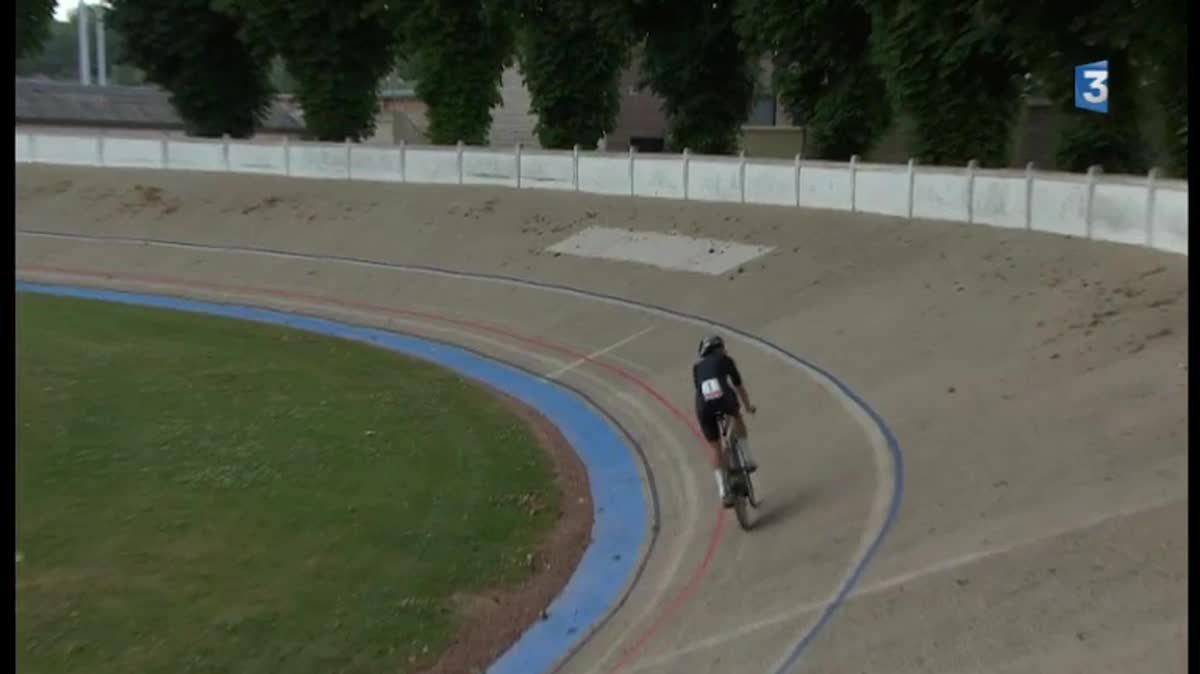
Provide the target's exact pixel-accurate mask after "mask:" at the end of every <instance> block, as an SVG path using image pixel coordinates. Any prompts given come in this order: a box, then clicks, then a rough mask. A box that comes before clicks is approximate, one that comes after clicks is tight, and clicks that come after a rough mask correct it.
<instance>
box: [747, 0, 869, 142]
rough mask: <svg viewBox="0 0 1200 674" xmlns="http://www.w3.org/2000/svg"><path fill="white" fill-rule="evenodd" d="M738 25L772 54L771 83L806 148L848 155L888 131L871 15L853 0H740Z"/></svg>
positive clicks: (750, 41)
mask: <svg viewBox="0 0 1200 674" xmlns="http://www.w3.org/2000/svg"><path fill="white" fill-rule="evenodd" d="M737 18H738V29H739V31H740V32H741V34H742V38H743V40H744V41H745V42H746V44H747V45H748V46H749V47H750V48H751V49H752V50H753V51H757V52H762V53H767V54H771V55H772V58H771V62H772V65H773V66H774V67H773V68H772V74H771V80H772V87H773V89H774V90H775V92H776V93H777V94H778V96H779V98H780V101H781V102H782V103H783V106H784V108H785V109H786V110H787V112H788V115H789V116H791V118H792V120H793V121H794V122H795V123H796V124H800V125H803V126H804V128H805V134H806V143H805V145H806V146H807V147H806V148H805V151H806V154H808V155H809V156H812V157H817V158H821V159H836V160H847V159H849V158H850V157H851V156H852V155H854V154H862V153H864V152H866V151H867V150H868V149H869V148H870V147H871V146H872V145H873V144H874V143H875V141H877V140H878V139H879V137H880V136H881V135H882V134H883V133H884V132H885V131H886V130H887V128H888V125H889V123H890V122H891V107H890V105H889V102H888V99H887V97H886V96H885V92H884V84H883V80H882V78H881V77H880V75H879V71H878V69H877V68H876V66H875V63H874V61H873V60H872V59H871V57H870V53H869V46H870V38H871V17H870V16H869V15H868V14H867V12H866V10H865V9H863V7H862V6H861V5H859V4H858V3H856V2H853V1H850V0H802V1H799V2H798V1H797V0H739V2H738V5H737Z"/></svg>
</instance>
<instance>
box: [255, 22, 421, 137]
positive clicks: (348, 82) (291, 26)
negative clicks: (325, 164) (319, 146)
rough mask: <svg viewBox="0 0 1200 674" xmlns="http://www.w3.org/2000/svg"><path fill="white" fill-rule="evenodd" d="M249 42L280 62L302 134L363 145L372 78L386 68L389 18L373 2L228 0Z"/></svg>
mask: <svg viewBox="0 0 1200 674" xmlns="http://www.w3.org/2000/svg"><path fill="white" fill-rule="evenodd" d="M233 4H235V5H236V7H237V11H238V12H239V14H241V15H242V16H243V17H245V20H246V21H247V26H248V28H249V34H251V35H253V36H254V39H255V41H259V40H262V41H265V42H267V43H269V44H270V45H271V46H272V48H273V49H272V50H273V51H275V52H277V53H278V54H279V55H280V56H282V57H283V60H284V62H286V63H287V71H288V74H290V75H291V76H292V77H293V78H294V79H295V86H296V96H297V98H298V99H299V101H300V104H301V106H302V107H303V108H304V123H305V127H306V128H307V130H308V133H309V134H311V135H312V136H314V137H315V138H316V139H317V140H323V141H342V140H345V139H347V138H350V139H353V140H362V139H363V138H366V137H369V136H370V135H371V134H372V133H373V132H374V130H375V115H376V112H377V110H378V108H379V97H378V86H379V80H380V79H381V78H382V77H383V76H384V75H386V74H387V72H388V71H389V70H391V68H392V65H393V62H394V58H395V51H394V49H395V42H396V37H397V36H396V33H395V30H394V28H393V25H392V24H393V21H394V17H393V15H392V14H391V13H390V12H389V11H388V9H387V7H386V6H385V5H384V4H383V3H382V2H380V1H379V0H235V2H234V3H233Z"/></svg>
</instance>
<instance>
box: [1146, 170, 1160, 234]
mask: <svg viewBox="0 0 1200 674" xmlns="http://www.w3.org/2000/svg"><path fill="white" fill-rule="evenodd" d="M1157 183H1158V169H1157V168H1152V169H1150V172H1149V173H1148V174H1147V175H1146V247H1147V248H1153V247H1154V196H1155V194H1154V193H1155V190H1156V189H1157V187H1158V184H1157Z"/></svg>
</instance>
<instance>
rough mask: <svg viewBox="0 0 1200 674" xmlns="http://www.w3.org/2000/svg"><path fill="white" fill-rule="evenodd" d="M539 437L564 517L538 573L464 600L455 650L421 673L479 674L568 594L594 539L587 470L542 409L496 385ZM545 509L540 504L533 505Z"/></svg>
mask: <svg viewBox="0 0 1200 674" xmlns="http://www.w3.org/2000/svg"><path fill="white" fill-rule="evenodd" d="M479 386H481V387H482V388H484V389H485V390H487V391H488V392H489V393H491V394H492V395H494V396H495V397H496V398H498V399H500V400H501V401H502V402H503V403H504V404H505V405H506V406H507V407H508V408H509V409H511V410H512V412H513V413H514V414H516V415H517V417H518V418H520V419H521V421H523V422H525V423H526V424H527V425H528V426H529V427H530V428H531V429H532V430H533V433H534V437H536V438H537V440H538V443H539V444H540V445H541V446H542V448H543V449H544V450H545V451H546V454H547V455H548V456H549V457H550V461H551V466H552V468H553V470H554V474H555V482H556V483H557V485H558V488H559V504H560V507H559V517H558V521H557V522H555V524H554V527H553V529H551V530H550V533H549V535H548V536H547V537H546V539H545V540H544V541H543V542H542V546H541V548H539V549H538V551H537V552H536V553H535V554H534V555H532V556H531V557H530V558H529V565H530V567H531V569H532V570H533V575H532V576H531V577H530V578H528V579H527V580H526V581H525V582H523V583H521V584H519V585H516V586H510V587H503V588H494V589H491V590H487V591H485V592H482V593H477V594H472V595H468V596H464V597H460V598H459V602H458V605H459V610H460V611H461V620H462V624H461V625H460V627H459V631H458V634H457V635H456V636H455V638H454V641H453V643H451V645H450V647H449V648H447V649H446V650H445V651H444V652H442V653H441V654H440V655H439V656H437V659H436V660H435V661H433V662H431V663H428V664H425V665H424V666H422V667H419V668H418V669H417V671H418V672H420V674H477V673H480V672H483V671H484V670H485V669H487V666H488V665H490V664H491V663H492V662H493V661H494V660H495V659H496V658H498V657H499V656H500V655H502V654H503V653H504V651H506V650H507V649H508V647H509V646H511V645H513V643H515V642H516V641H517V639H518V638H520V636H521V634H522V633H523V632H524V631H525V630H526V629H527V628H528V627H529V626H530V625H531V624H533V623H534V622H535V621H537V620H541V619H542V614H543V611H545V609H546V606H548V605H549V604H550V602H551V601H553V599H554V598H555V597H556V596H557V595H558V593H559V592H560V591H562V589H563V587H564V586H565V585H566V584H567V581H568V580H570V578H571V574H572V573H574V571H575V567H576V566H578V564H579V560H580V559H581V558H582V557H583V553H584V551H585V550H586V549H587V546H588V543H589V541H590V539H591V531H592V495H591V490H590V489H589V488H588V479H587V472H586V470H585V468H584V466H583V462H582V461H580V459H579V456H578V455H577V454H576V453H575V450H573V449H572V448H571V445H570V444H569V443H568V442H567V439H566V438H564V437H563V435H562V433H560V432H559V430H558V428H556V427H555V426H554V424H553V423H551V422H550V420H549V419H547V418H546V417H544V416H542V415H541V413H539V412H538V411H537V410H534V409H533V408H532V407H529V406H528V405H526V404H524V403H522V402H520V401H519V400H517V399H516V398H513V397H512V396H509V395H506V394H504V393H501V392H500V391H497V390H495V389H493V388H491V387H487V386H484V385H482V384H479ZM529 505H530V507H539V505H538V504H529Z"/></svg>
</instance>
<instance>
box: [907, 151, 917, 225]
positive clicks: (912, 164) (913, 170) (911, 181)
mask: <svg viewBox="0 0 1200 674" xmlns="http://www.w3.org/2000/svg"><path fill="white" fill-rule="evenodd" d="M916 186H917V159H916V157H909V158H908V219H909V220H912V217H913V192H914V190H915V189H916Z"/></svg>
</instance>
